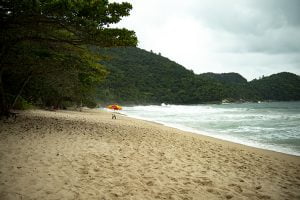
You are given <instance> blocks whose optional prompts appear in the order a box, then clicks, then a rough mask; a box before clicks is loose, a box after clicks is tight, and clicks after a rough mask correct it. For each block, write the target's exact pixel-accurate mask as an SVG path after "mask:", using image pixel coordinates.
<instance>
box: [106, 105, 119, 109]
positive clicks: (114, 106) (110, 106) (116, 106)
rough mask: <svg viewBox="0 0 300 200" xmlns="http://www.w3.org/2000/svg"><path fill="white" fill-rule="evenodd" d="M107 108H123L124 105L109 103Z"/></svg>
mask: <svg viewBox="0 0 300 200" xmlns="http://www.w3.org/2000/svg"><path fill="white" fill-rule="evenodd" d="M107 108H108V109H112V110H122V107H121V106H119V105H118V104H112V105H108V106H107Z"/></svg>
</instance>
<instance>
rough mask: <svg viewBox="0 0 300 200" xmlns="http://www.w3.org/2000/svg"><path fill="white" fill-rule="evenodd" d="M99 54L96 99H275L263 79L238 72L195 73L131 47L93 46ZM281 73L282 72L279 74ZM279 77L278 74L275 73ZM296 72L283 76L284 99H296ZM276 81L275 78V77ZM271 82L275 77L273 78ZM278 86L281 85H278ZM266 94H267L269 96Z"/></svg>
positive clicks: (172, 101)
mask: <svg viewBox="0 0 300 200" xmlns="http://www.w3.org/2000/svg"><path fill="white" fill-rule="evenodd" d="M97 51H99V53H100V54H101V55H102V56H103V59H102V61H101V64H102V65H104V66H105V68H106V69H107V71H108V72H109V74H108V76H107V78H106V80H105V81H104V82H103V83H102V84H101V85H100V86H99V88H98V101H99V102H102V103H106V102H109V103H111V102H116V103H123V104H159V103H163V102H164V103H170V104H198V103H208V102H221V101H222V100H223V99H229V100H230V101H258V100H269V99H270V100H273V99H274V100H277V99H278V98H277V99H276V98H274V95H275V96H276V94H282V91H277V93H274V95H273V93H272V92H270V93H269V92H266V90H267V88H268V87H267V88H265V87H262V85H265V84H267V85H272V80H273V79H272V80H271V81H270V83H269V82H268V81H267V82H268V83H266V82H265V81H266V80H267V79H266V78H265V79H266V80H264V79H261V80H256V81H252V82H247V80H246V79H245V78H244V77H242V76H241V75H240V74H238V73H223V74H214V73H205V74H200V75H196V74H194V73H193V72H192V71H190V70H187V69H186V68H184V67H183V66H181V65H179V64H177V63H176V62H174V61H171V60H169V59H168V58H165V57H163V56H160V55H157V54H155V53H152V52H148V51H145V50H142V49H139V48H135V47H126V48H124V47H123V48H101V49H97ZM283 74H284V73H283ZM278 76H279V77H281V76H282V75H281V74H279V75H278ZM295 77H298V78H299V76H297V75H294V74H293V79H292V80H290V78H291V77H288V78H283V79H285V80H286V82H287V84H285V85H286V86H287V85H289V84H290V85H293V87H290V89H289V90H288V93H289V95H287V98H286V99H283V98H279V99H278V100H297V99H298V100H300V98H299V95H297V94H296V93H297V91H298V90H299V88H300V85H299V83H298V82H297V81H295V80H294V79H296V80H297V78H295ZM276 80H277V79H276ZM274 81H275V79H274ZM270 87H271V86H270ZM278 88H279V89H281V87H278ZM269 94H270V95H269Z"/></svg>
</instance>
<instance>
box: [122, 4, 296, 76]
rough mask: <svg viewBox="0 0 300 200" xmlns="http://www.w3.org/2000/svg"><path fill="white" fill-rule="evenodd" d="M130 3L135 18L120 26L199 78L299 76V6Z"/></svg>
mask: <svg viewBox="0 0 300 200" xmlns="http://www.w3.org/2000/svg"><path fill="white" fill-rule="evenodd" d="M118 2H121V1H118ZM128 2H130V3H132V5H133V10H132V13H131V15H130V16H129V17H127V18H124V20H123V21H122V22H121V23H120V24H118V26H122V27H126V28H129V29H132V30H135V31H136V33H137V36H138V38H139V47H141V48H143V49H146V50H153V51H154V52H160V53H162V55H163V56H166V57H168V58H170V59H172V60H174V61H176V62H177V63H179V64H182V65H183V66H185V67H186V68H188V69H193V70H194V71H195V72H196V73H203V72H208V71H211V72H216V73H222V72H238V73H240V74H242V75H243V76H245V77H246V78H247V79H249V80H250V79H253V78H257V77H258V76H262V75H269V74H272V73H277V72H281V71H290V72H293V73H296V74H300V60H299V58H300V20H299V19H300V12H299V10H300V1H299V0H289V1H280V0H263V1H262V0H226V1H223V0H201V1H199V0H186V1H184V2H183V1H179V0H164V1H161V0H149V1H140V0H131V1H130V0H128Z"/></svg>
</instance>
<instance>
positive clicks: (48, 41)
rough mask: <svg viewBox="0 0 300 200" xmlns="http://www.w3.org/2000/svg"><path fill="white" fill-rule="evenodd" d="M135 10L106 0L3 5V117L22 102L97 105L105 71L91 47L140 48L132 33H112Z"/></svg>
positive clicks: (8, 0)
mask: <svg viewBox="0 0 300 200" xmlns="http://www.w3.org/2000/svg"><path fill="white" fill-rule="evenodd" d="M131 8H132V7H131V5H130V4H129V3H120V4H119V3H109V2H108V1H107V0H4V1H1V4H0V17H1V38H0V43H1V52H0V58H1V60H0V100H1V101H0V115H2V114H3V113H4V112H6V111H7V109H9V108H11V107H12V106H14V105H15V103H16V102H17V100H18V98H20V97H22V98H23V99H24V100H26V101H29V102H33V103H35V104H39V105H42V106H55V107H62V106H63V105H62V104H63V102H73V103H74V104H85V103H86V104H88V105H93V104H94V103H92V102H93V101H94V98H95V97H94V94H95V86H96V85H98V84H99V82H101V81H102V80H103V79H104V77H105V76H106V74H107V72H106V70H105V69H104V68H103V67H102V66H101V65H100V64H99V60H100V57H99V55H98V54H96V53H93V52H92V51H91V50H90V45H97V46H101V47H111V46H128V45H129V46H136V44H137V38H136V36H135V33H134V32H133V31H129V30H127V29H118V28H109V25H111V24H115V23H118V22H119V21H120V20H121V19H122V17H124V16H128V15H129V11H130V10H131Z"/></svg>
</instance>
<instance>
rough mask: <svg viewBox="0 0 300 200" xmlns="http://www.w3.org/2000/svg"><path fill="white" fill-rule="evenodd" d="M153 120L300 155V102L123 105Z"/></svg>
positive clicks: (129, 112)
mask: <svg viewBox="0 0 300 200" xmlns="http://www.w3.org/2000/svg"><path fill="white" fill-rule="evenodd" d="M121 113H123V114H126V115H127V116H129V117H134V118H139V119H145V120H150V121H154V122H158V123H162V124H164V125H167V126H170V127H174V128H178V129H181V130H185V131H191V132H194V133H198V134H203V135H208V136H211V137H215V138H219V139H223V140H228V141H232V142H236V143H240V144H244V145H248V146H253V147H258V148H262V149H268V150H273V151H277V152H283V153H287V154H292V155H297V156H300V102H262V103H242V104H235V103H233V104H211V105H207V104H206V105H166V104H162V105H160V106H157V105H149V106H131V107H123V110H122V111H121Z"/></svg>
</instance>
